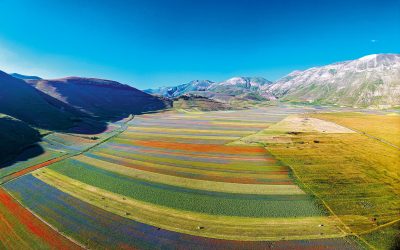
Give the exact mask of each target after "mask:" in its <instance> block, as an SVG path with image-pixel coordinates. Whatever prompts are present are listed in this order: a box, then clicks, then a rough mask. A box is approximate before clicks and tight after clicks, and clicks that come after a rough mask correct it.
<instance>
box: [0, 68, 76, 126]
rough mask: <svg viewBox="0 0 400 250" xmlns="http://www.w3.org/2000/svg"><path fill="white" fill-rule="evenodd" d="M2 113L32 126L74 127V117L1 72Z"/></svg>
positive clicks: (38, 93) (23, 83)
mask: <svg viewBox="0 0 400 250" xmlns="http://www.w3.org/2000/svg"><path fill="white" fill-rule="evenodd" d="M0 90H1V91H0V113H3V114H7V115H9V116H12V117H15V118H17V119H19V120H21V121H24V122H27V123H29V124H31V125H34V126H37V127H40V128H46V129H53V130H60V129H66V128H68V127H70V126H72V125H73V117H74V116H73V115H72V114H71V113H69V112H66V111H65V110H63V109H62V107H59V106H58V107H57V106H54V105H51V104H50V103H48V102H47V101H46V100H45V99H44V98H43V95H42V94H41V93H40V92H39V91H37V90H36V89H35V88H33V87H32V86H30V85H29V84H27V83H26V82H25V81H23V80H20V79H17V78H14V77H12V76H10V75H8V74H6V73H4V72H2V71H0Z"/></svg>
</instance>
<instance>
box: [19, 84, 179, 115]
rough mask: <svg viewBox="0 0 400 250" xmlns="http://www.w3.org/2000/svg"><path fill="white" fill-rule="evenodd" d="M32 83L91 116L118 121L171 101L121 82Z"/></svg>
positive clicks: (165, 105) (155, 108) (163, 107)
mask: <svg viewBox="0 0 400 250" xmlns="http://www.w3.org/2000/svg"><path fill="white" fill-rule="evenodd" d="M27 82H28V83H29V84H31V85H32V86H34V87H35V88H36V89H38V90H40V91H41V92H43V93H45V94H46V95H48V96H50V97H53V98H55V99H57V100H58V101H59V102H62V103H64V104H65V105H68V106H70V107H72V108H74V109H75V110H77V111H79V112H80V113H81V114H84V115H86V116H88V117H91V118H93V119H96V120H98V121H117V120H120V119H121V118H123V117H127V116H129V115H130V114H141V113H143V112H149V111H155V110H161V109H165V108H167V107H169V106H170V105H171V104H170V103H169V102H168V101H166V100H164V99H162V98H159V97H155V96H152V95H150V94H147V93H144V92H142V91H140V90H138V89H136V88H133V87H131V86H129V85H125V84H121V83H119V82H115V81H110V80H103V79H96V78H82V77H67V78H62V79H55V80H28V81H27Z"/></svg>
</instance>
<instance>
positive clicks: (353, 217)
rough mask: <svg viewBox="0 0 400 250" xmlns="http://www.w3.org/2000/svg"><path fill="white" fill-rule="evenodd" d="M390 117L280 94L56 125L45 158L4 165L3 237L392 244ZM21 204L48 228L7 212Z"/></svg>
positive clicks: (99, 244)
mask: <svg viewBox="0 0 400 250" xmlns="http://www.w3.org/2000/svg"><path fill="white" fill-rule="evenodd" d="M338 111H339V112H338ZM379 121H381V122H382V123H384V124H385V128H384V129H382V126H379ZM399 124H400V116H399V115H398V114H396V113H390V112H380V113H373V114H370V113H368V112H365V111H363V112H349V111H348V110H338V109H333V108H331V109H328V108H316V107H302V106H283V105H282V106H270V107H263V108H253V109H248V110H238V111H233V110H230V111H210V112H200V111H195V112H194V111H188V110H179V111H176V110H175V111H165V112H159V113H149V114H142V115H138V116H135V117H134V118H133V119H132V117H131V118H129V119H125V120H124V121H121V122H119V123H114V124H110V129H109V130H108V131H106V132H105V133H103V134H100V135H97V136H96V137H97V138H96V140H93V139H90V138H82V137H80V136H77V135H75V134H62V133H53V134H50V135H48V136H46V137H45V140H44V141H43V142H42V143H43V145H44V148H45V149H46V150H45V153H44V154H43V155H41V156H39V157H37V158H34V159H31V160H29V161H25V162H18V163H16V164H15V165H13V166H11V167H9V168H5V169H2V170H1V172H0V174H2V175H1V177H2V179H1V180H2V182H3V184H2V186H1V188H2V189H0V191H1V192H0V195H1V196H0V199H1V200H0V210H1V209H3V210H4V211H5V212H4V213H2V214H4V215H3V218H2V220H3V221H8V222H9V223H10V221H11V222H12V223H10V225H13V228H14V229H13V231H10V232H15V233H14V236H6V237H4V236H2V237H0V248H1V247H2V246H4V247H5V248H7V247H8V246H9V242H10V239H11V240H12V239H13V238H12V237H20V238H21V239H22V240H23V241H26V242H28V241H31V239H32V242H36V243H35V244H32V245H31V246H30V247H31V248H34V249H41V248H43V247H48V248H53V247H54V244H55V243H54V242H53V241H52V240H50V239H54V240H56V241H55V242H56V243H57V244H58V245H57V248H71V246H72V247H77V248H79V247H84V248H86V247H87V248H94V249H103V248H126V249H129V248H132V249H133V248H141V249H146V248H148V249H154V248H171V249H173V248H182V247H189V248H193V249H195V248H200V249H207V248H210V249H212V248H214V249H215V248H220V249H239V248H240V249H265V248H274V249H287V248H295V247H296V248H301V249H315V248H321V247H325V248H327V249H338V248H341V249H344V248H347V249H362V248H367V249H368V248H382V249H387V248H390V247H392V246H395V244H397V243H396V235H397V234H398V227H397V225H398V221H399V219H400V214H399V208H400V203H399V200H400V199H399V196H400V191H399V190H400V184H399V181H398V180H399V179H400V178H399V177H400V176H399V173H398V171H396V170H398V169H399V167H400V165H399V164H400V159H399V149H398V148H397V145H398V143H399V142H398V139H396V138H399V137H398V135H399V134H400V129H399ZM45 144H46V145H45ZM1 197H2V198H1ZM1 202H2V203H1ZM9 204H15V206H17V205H18V207H19V208H18V209H19V210H13V209H11V210H10V205H9ZM7 209H8V210H7ZM17 211H23V213H25V214H26V217H27V218H28V217H29V216H30V217H32V218H31V219H32V220H34V221H35V223H37V224H38V225H39V224H40V223H41V224H40V225H41V227H45V229H43V230H45V231H46V232H48V233H47V235H50V236H46V237H47V238H46V237H42V235H41V234H40V235H39V236H38V234H37V233H36V234H35V232H37V230H36V231H35V230H31V228H32V227H31V225H32V224H31V222H30V221H28V220H27V219H26V220H22V221H19V222H18V223H19V224H18V223H17V222H14V221H16V218H17V217H18V216H17V214H16V213H17ZM18 213H22V212H18ZM396 223H397V224H396ZM0 230H2V231H4V230H6V229H5V228H4V229H2V228H0ZM397 240H398V239H397ZM23 241H22V242H23ZM68 244H69V245H68Z"/></svg>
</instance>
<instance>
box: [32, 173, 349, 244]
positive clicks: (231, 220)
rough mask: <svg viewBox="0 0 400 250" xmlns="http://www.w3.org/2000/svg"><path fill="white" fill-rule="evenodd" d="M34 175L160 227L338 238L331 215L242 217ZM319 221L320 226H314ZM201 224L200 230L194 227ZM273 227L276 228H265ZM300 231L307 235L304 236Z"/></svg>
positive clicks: (220, 234) (224, 235) (250, 236)
mask: <svg viewBox="0 0 400 250" xmlns="http://www.w3.org/2000/svg"><path fill="white" fill-rule="evenodd" d="M34 176H35V177H36V178H38V179H40V180H42V181H43V182H45V183H47V184H49V185H51V186H54V187H55V188H57V189H59V190H61V191H63V192H65V193H67V194H69V195H71V196H74V197H76V198H78V199H80V200H83V201H85V202H87V203H89V204H91V205H94V206H97V207H100V208H102V209H104V210H107V211H109V212H112V213H115V214H118V215H120V216H123V217H126V218H130V219H134V220H136V221H139V222H142V223H146V224H149V225H153V226H156V227H160V228H163V229H167V230H171V231H176V232H181V233H187V234H191V235H198V236H203V237H213V238H219V239H233V240H279V239H281V237H282V235H285V236H286V239H320V238H332V237H342V236H344V235H343V233H342V232H341V231H340V230H338V228H337V222H336V221H335V220H334V218H331V217H298V218H246V217H229V216H213V215H208V214H201V213H194V212H186V211H181V210H176V209H172V208H167V207H163V206H157V205H154V204H150V203H146V202H143V201H138V200H134V199H131V198H128V197H125V196H122V195H117V194H115V193H112V192H109V191H106V190H104V189H101V188H98V187H94V186H91V185H87V184H85V183H82V182H79V181H77V180H74V179H71V178H69V177H66V176H64V175H61V174H58V173H57V172H55V171H52V170H49V169H47V170H46V172H45V173H42V172H41V171H38V172H35V173H34ZM321 224H323V225H324V226H323V227H319V226H318V225H321ZM199 226H201V227H204V228H202V229H201V230H199V229H198V227H199ZM268 227H274V229H276V230H265V229H266V228H268ZM304 230H307V231H308V232H309V234H307V235H305V234H304Z"/></svg>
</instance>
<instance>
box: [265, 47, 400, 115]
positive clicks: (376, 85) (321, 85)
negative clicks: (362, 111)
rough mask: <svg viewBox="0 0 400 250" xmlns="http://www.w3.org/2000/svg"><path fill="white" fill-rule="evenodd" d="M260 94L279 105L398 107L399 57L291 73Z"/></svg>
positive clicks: (380, 56) (364, 59) (379, 57)
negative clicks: (272, 98)
mask: <svg viewBox="0 0 400 250" xmlns="http://www.w3.org/2000/svg"><path fill="white" fill-rule="evenodd" d="M262 91H263V92H266V93H271V94H273V95H274V96H276V97H277V98H279V99H280V100H283V101H298V102H309V103H322V104H336V105H344V106H355V107H370V106H376V107H378V106H381V107H384V106H396V105H400V54H374V55H368V56H364V57H361V58H359V59H356V60H350V61H344V62H339V63H333V64H329V65H326V66H322V67H313V68H310V69H307V70H304V71H294V72H292V73H290V74H288V75H287V76H285V77H283V78H281V79H279V80H278V81H276V82H274V84H272V85H270V86H266V87H263V88H262Z"/></svg>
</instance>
